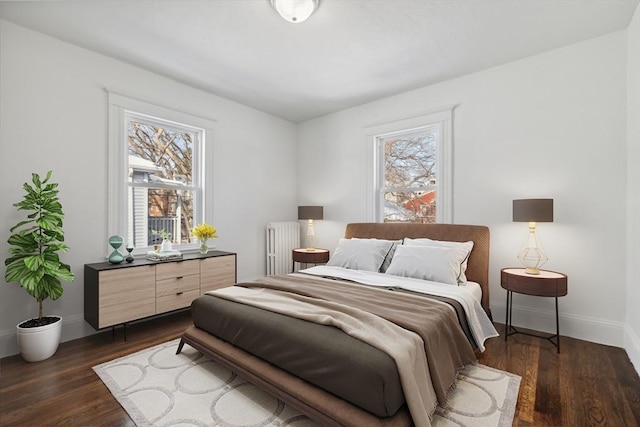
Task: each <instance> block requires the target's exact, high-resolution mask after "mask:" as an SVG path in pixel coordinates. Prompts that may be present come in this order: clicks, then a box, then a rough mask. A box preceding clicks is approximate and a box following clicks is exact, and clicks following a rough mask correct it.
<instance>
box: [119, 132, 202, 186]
mask: <svg viewBox="0 0 640 427" xmlns="http://www.w3.org/2000/svg"><path fill="white" fill-rule="evenodd" d="M128 135H129V176H130V177H131V179H132V181H133V182H154V181H155V182H163V183H169V184H173V185H192V183H193V141H194V135H193V134H192V133H190V132H186V131H184V130H176V129H171V128H169V127H166V126H156V125H152V124H149V123H141V122H140V121H135V120H130V121H129V126H128Z"/></svg>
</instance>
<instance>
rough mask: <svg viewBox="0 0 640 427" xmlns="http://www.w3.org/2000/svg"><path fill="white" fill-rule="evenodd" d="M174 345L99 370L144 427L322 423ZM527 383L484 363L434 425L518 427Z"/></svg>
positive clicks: (471, 370)
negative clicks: (514, 424) (523, 384)
mask: <svg viewBox="0 0 640 427" xmlns="http://www.w3.org/2000/svg"><path fill="white" fill-rule="evenodd" d="M178 342H179V340H174V341H170V342H167V343H164V344H160V345H158V346H155V347H151V348H148V349H146V350H142V351H140V352H138V353H134V354H132V355H129V356H125V357H122V358H119V359H116V360H112V361H110V362H107V363H103V364H101V365H98V366H94V367H93V369H94V371H95V372H96V374H98V376H99V377H100V379H101V380H102V381H103V382H104V383H105V384H106V386H107V387H108V388H109V390H110V391H111V393H112V394H113V396H114V397H115V398H116V400H117V401H118V402H119V403H120V405H122V407H123V408H124V409H125V410H126V411H127V413H128V414H129V416H130V417H131V418H132V419H133V421H134V422H135V423H136V425H138V426H272V427H284V426H292V427H306V426H317V423H315V422H314V421H312V420H310V419H309V418H307V417H306V416H304V415H301V414H300V413H299V412H298V411H296V410H295V409H293V408H291V407H289V406H288V405H286V404H284V403H283V402H281V401H279V400H278V399H276V398H274V397H271V396H270V395H268V394H267V393H265V392H263V391H262V390H260V389H258V388H257V387H255V386H253V385H252V384H251V383H249V382H247V381H245V380H244V379H242V378H241V377H239V376H237V375H236V374H234V373H233V372H231V371H229V370H228V369H226V368H224V367H222V366H220V365H218V364H217V363H215V362H213V361H211V360H209V359H208V358H207V357H206V356H203V355H202V354H200V353H199V352H198V351H196V350H195V349H193V348H192V347H190V346H188V345H185V346H184V348H183V350H182V353H181V354H179V355H176V354H175V352H176V349H177V346H178ZM519 387H520V377H518V376H517V375H513V374H510V373H508V372H504V371H499V370H497V369H493V368H489V367H487V366H483V365H477V366H470V367H468V368H467V369H466V370H465V371H464V372H462V373H461V374H460V376H459V379H458V383H457V384H456V388H455V389H454V390H453V392H452V394H451V396H450V398H449V402H448V405H447V407H446V408H438V410H437V411H436V414H435V415H434V417H433V425H434V426H469V427H471V426H487V427H489V426H492V427H493V426H510V425H511V423H512V420H513V415H514V413H515V407H516V401H517V398H518V389H519Z"/></svg>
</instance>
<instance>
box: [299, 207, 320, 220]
mask: <svg viewBox="0 0 640 427" xmlns="http://www.w3.org/2000/svg"><path fill="white" fill-rule="evenodd" d="M322 216H323V207H322V206H298V219H322Z"/></svg>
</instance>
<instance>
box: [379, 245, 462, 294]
mask: <svg viewBox="0 0 640 427" xmlns="http://www.w3.org/2000/svg"><path fill="white" fill-rule="evenodd" d="M467 256H468V252H467V250H466V249H462V248H455V247H446V246H440V247H438V246H408V245H400V246H398V247H397V248H396V253H395V254H394V255H393V259H392V260H391V265H390V266H389V269H388V270H387V274H393V275H395V276H403V277H412V278H414V279H422V280H430V281H432V282H440V283H446V284H448V285H458V283H459V282H458V278H459V277H460V274H461V270H462V263H463V262H464V260H465V259H466V258H467Z"/></svg>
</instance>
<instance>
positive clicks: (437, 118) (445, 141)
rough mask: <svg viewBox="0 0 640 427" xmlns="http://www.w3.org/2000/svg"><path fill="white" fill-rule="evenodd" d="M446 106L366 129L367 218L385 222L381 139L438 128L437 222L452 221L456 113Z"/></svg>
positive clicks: (448, 222) (446, 222)
mask: <svg viewBox="0 0 640 427" xmlns="http://www.w3.org/2000/svg"><path fill="white" fill-rule="evenodd" d="M454 108H455V107H453V106H452V107H446V108H445V109H439V110H437V111H434V112H428V113H424V114H421V115H419V116H413V117H408V118H403V119H397V120H393V121H389V122H385V123H380V124H373V125H370V126H367V127H366V128H365V133H366V143H367V149H368V152H369V155H368V156H367V158H368V170H369V173H368V176H369V179H368V189H367V195H368V212H367V214H368V218H369V220H370V221H374V222H383V221H384V202H383V200H384V191H385V188H384V166H385V165H384V148H383V147H382V146H381V144H382V140H383V139H384V138H388V137H389V136H393V135H399V134H404V133H410V132H415V131H416V130H420V129H427V128H430V127H436V126H437V127H438V129H439V134H440V135H439V141H438V147H437V151H436V152H437V155H436V165H437V168H436V171H437V172H436V182H437V191H438V196H437V198H436V223H443V224H450V223H452V221H453V110H454Z"/></svg>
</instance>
